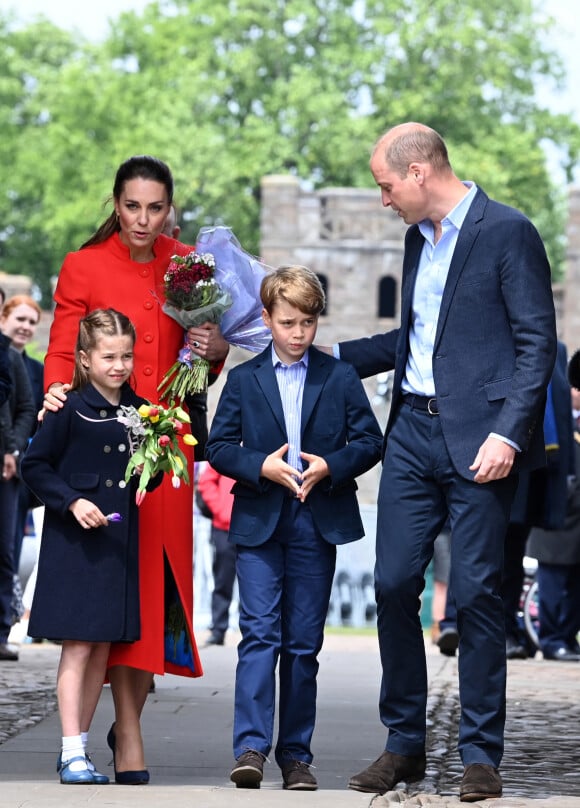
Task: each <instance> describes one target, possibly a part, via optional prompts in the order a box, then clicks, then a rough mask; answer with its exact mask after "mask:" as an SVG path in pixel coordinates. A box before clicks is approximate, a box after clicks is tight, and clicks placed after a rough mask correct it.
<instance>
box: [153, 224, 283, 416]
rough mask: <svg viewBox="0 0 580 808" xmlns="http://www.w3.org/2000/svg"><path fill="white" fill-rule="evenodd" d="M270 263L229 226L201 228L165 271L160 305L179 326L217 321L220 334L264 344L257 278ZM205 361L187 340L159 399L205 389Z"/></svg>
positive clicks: (249, 345) (256, 346) (246, 344)
mask: <svg viewBox="0 0 580 808" xmlns="http://www.w3.org/2000/svg"><path fill="white" fill-rule="evenodd" d="M267 271H268V267H266V266H265V265H264V264H262V263H261V262H260V261H258V260H257V259H256V258H253V257H252V256H251V255H249V254H248V253H246V252H245V251H244V250H243V249H242V248H241V246H240V244H239V242H238V240H237V239H236V237H235V236H234V234H233V233H232V231H231V230H230V228H229V227H212V228H202V230H201V231H200V233H199V236H198V239H197V250H196V251H195V252H191V253H189V255H187V256H185V257H182V256H175V255H174V256H173V257H172V258H171V261H170V263H169V267H168V268H167V271H166V273H165V277H164V292H165V303H164V305H163V311H164V312H165V313H166V314H168V315H169V316H170V317H173V319H174V320H176V321H177V322H178V323H180V324H181V325H182V326H183V328H185V329H187V328H191V327H193V326H199V325H201V324H202V323H204V322H212V323H219V324H220V327H221V331H222V334H223V336H224V339H226V340H227V341H228V342H229V343H230V344H232V345H236V346H237V347H239V348H245V349H246V350H249V351H254V352H258V351H261V350H263V349H264V348H265V347H266V345H267V344H268V342H269V340H270V332H269V330H268V329H267V328H266V326H265V325H264V323H263V321H262V304H261V301H260V284H261V282H262V278H263V277H264V275H265V274H266V272H267ZM208 372H209V362H208V361H207V360H206V359H202V358H201V357H198V356H196V355H195V354H193V353H192V352H191V350H190V348H189V345H188V343H187V341H186V342H185V344H184V346H183V348H182V349H181V351H180V352H179V355H178V358H177V361H176V362H175V363H174V364H173V365H172V366H171V368H170V369H169V370H168V371H167V373H166V374H165V376H164V378H163V380H162V382H161V384H160V385H159V387H158V390H159V391H160V397H161V398H162V399H170V400H173V399H175V398H181V399H182V398H183V396H184V395H186V394H187V393H199V392H204V391H205V390H207V382H208Z"/></svg>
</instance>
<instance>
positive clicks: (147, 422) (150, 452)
mask: <svg viewBox="0 0 580 808" xmlns="http://www.w3.org/2000/svg"><path fill="white" fill-rule="evenodd" d="M117 421H119V423H121V424H123V426H125V427H126V429H127V433H128V437H129V450H130V453H131V456H130V458H129V462H128V464H127V470H126V472H125V482H129V480H130V479H131V476H132V475H133V474H135V473H136V469H137V468H138V467H141V469H142V470H141V475H140V477H139V485H138V488H137V498H136V499H137V505H140V504H141V502H142V501H143V499H144V498H145V493H146V488H147V483H148V482H149V480H150V479H151V478H152V477H154V476H155V475H156V474H157V473H158V472H160V471H162V472H170V473H171V475H172V476H171V482H172V484H173V487H174V488H179V486H180V485H181V480H182V479H183V480H184V481H185V482H186V483H189V475H188V472H187V459H186V457H185V455H184V454H183V452H182V451H181V449H180V448H179V444H178V440H177V438H178V435H180V434H182V435H183V442H184V443H186V444H187V445H188V446H195V444H196V443H197V440H196V439H195V438H194V437H193V435H191V434H190V433H184V431H183V430H184V425H185V424H188V423H189V422H190V420H189V415H188V414H187V413H186V412H185V410H183V409H182V408H181V407H169V408H168V409H164V408H163V407H161V406H156V405H153V404H142V405H141V406H140V407H139V409H138V410H137V409H135V407H133V406H131V407H120V408H119V410H118V412H117Z"/></svg>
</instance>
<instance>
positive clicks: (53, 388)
mask: <svg viewBox="0 0 580 808" xmlns="http://www.w3.org/2000/svg"><path fill="white" fill-rule="evenodd" d="M69 390H70V384H61V382H55V383H54V384H51V385H50V387H49V388H48V390H47V391H46V393H45V394H44V401H43V402H42V409H41V410H40V412H39V413H38V416H37V417H38V420H39V421H42V419H43V418H44V413H45V412H58V411H59V410H61V409H62V407H63V404H64V402H65V401H66V394H67V393H68V391H69Z"/></svg>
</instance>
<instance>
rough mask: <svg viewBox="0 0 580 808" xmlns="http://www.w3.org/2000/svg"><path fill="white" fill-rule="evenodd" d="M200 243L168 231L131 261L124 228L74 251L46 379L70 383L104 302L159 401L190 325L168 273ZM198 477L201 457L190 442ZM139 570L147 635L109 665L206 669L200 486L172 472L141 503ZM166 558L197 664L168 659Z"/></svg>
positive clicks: (141, 379)
mask: <svg viewBox="0 0 580 808" xmlns="http://www.w3.org/2000/svg"><path fill="white" fill-rule="evenodd" d="M191 249H192V248H191V247H188V246H186V245H185V244H181V243H180V242H178V241H175V240H174V239H170V238H167V237H166V236H163V235H160V236H159V237H158V238H157V241H156V242H155V258H154V260H153V261H150V262H149V263H138V262H136V261H133V260H131V257H130V255H129V249H128V247H126V246H125V245H124V244H123V242H122V241H121V240H120V238H119V236H118V234H115V235H114V236H112V237H111V238H109V239H107V241H105V242H103V243H102V244H96V245H93V246H91V247H87V248H85V249H83V250H79V251H78V252H74V253H69V254H68V255H67V256H66V258H65V260H64V263H63V265H62V269H61V271H60V275H59V278H58V284H57V287H56V291H55V295H54V298H55V301H56V309H55V312H54V321H53V323H52V327H51V330H50V341H49V346H48V353H47V355H46V361H45V366H44V382H45V386H46V387H48V386H49V385H50V384H52V383H53V382H70V380H71V378H72V371H73V363H74V359H73V356H74V346H75V342H76V338H77V332H78V324H79V319H80V318H81V317H84V316H85V315H86V314H87V313H88V312H89V311H92V310H93V309H97V308H114V309H117V310H118V311H121V312H123V313H124V314H126V315H127V316H128V317H129V318H130V319H131V321H132V322H133V324H134V326H135V330H136V332H137V341H136V343H135V373H134V378H133V380H132V381H133V382H134V385H133V386H134V388H135V390H136V392H137V394H138V395H140V396H143V398H146V399H148V400H149V401H152V402H156V401H158V400H159V398H158V393H157V385H158V384H159V383H160V382H161V379H162V378H163V375H164V373H165V372H166V371H167V370H168V369H169V368H170V367H171V365H172V364H173V362H174V361H175V359H176V357H177V353H178V351H179V349H180V348H181V346H182V344H183V329H182V328H181V326H180V325H178V324H177V323H176V322H175V321H174V320H172V319H171V318H170V317H168V316H167V315H166V314H164V313H163V311H162V309H161V303H162V301H163V292H162V285H163V275H164V273H165V270H166V268H167V265H168V263H169V259H170V257H171V256H172V255H174V254H176V253H177V254H180V255H186V254H187V253H188V252H189V251H190V250H191ZM182 448H184V450H185V451H186V454H187V456H188V466H189V471H190V474H191V477H192V478H193V457H192V452H191V451H190V450H189V449H188V447H182ZM139 515H140V526H139V542H140V545H139V553H140V556H139V574H140V593H141V639H140V640H138V641H137V642H135V643H132V644H124V645H122V644H119V645H114V646H113V647H112V649H111V655H110V659H109V664H110V665H111V666H113V665H128V666H130V667H133V668H139V669H141V670H147V671H152V672H153V673H163V672H164V671H166V672H168V673H177V674H180V675H183V676H201V675H202V668H201V663H200V660H199V655H198V652H197V647H196V643H195V638H194V635H193V497H192V488H191V487H190V486H185V485H182V486H181V488H180V489H178V490H175V489H174V488H173V487H172V485H171V482H170V481H169V480H168V479H167V480H165V481H164V482H163V485H162V486H161V487H160V488H158V489H157V491H155V492H153V493H151V494H149V495H148V496H147V497H146V498H145V501H144V503H143V505H142V506H141V508H140V512H139ZM164 557H166V558H167V560H168V562H169V566H170V568H171V571H172V573H173V577H174V579H175V582H176V584H177V590H178V592H179V597H180V601H181V604H182V606H183V611H184V613H185V619H186V624H187V629H188V634H189V638H190V640H191V652H192V662H193V665H192V666H191V668H192V669H190V668H189V667H186V666H182V665H176V664H174V663H173V662H168V661H166V660H165V654H164V623H165V621H164V595H165V577H164Z"/></svg>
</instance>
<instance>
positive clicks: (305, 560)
mask: <svg viewBox="0 0 580 808" xmlns="http://www.w3.org/2000/svg"><path fill="white" fill-rule="evenodd" d="M261 298H262V303H263V304H264V311H263V317H264V322H265V323H266V325H267V326H268V328H270V329H271V331H272V344H271V346H268V347H267V348H266V350H265V351H263V352H262V353H261V354H260V355H259V356H257V357H255V358H254V359H251V360H250V361H248V362H245V363H244V364H242V365H239V366H237V367H235V368H233V370H231V371H230V372H229V374H228V379H227V382H226V385H225V387H224V389H223V392H222V395H221V397H220V400H219V403H218V406H217V410H216V414H215V417H214V419H213V423H212V427H211V431H210V435H209V441H208V444H207V456H208V459H209V462H210V463H211V465H212V466H213V468H214V469H216V470H217V471H218V472H220V473H221V474H224V475H227V476H228V477H232V478H233V479H235V480H236V484H235V486H234V488H233V493H234V504H233V509H232V516H231V523H230V533H229V539H230V541H231V542H233V543H234V544H235V545H236V554H237V575H238V588H239V596H240V630H241V632H242V640H241V642H240V644H239V646H238V666H237V669H236V691H235V710H234V756H235V758H236V764H235V766H234V768H233V769H232V773H231V779H232V780H233V782H234V783H235V784H236V786H237V787H238V788H256V787H258V786H259V785H260V782H261V780H262V776H263V766H264V761H265V760H266V759H267V756H268V754H269V752H270V749H271V747H272V735H273V731H274V705H275V697H276V684H275V673H276V665H277V663H278V661H279V679H280V688H279V694H280V695H279V715H278V739H277V743H276V747H275V757H276V762H277V763H278V765H279V766H280V769H281V770H282V778H283V781H284V788H287V789H291V790H302V791H306V790H314V789H316V788H317V782H316V779H315V777H314V775H313V774H312V772H311V771H310V768H309V767H310V763H311V762H312V752H311V748H310V741H311V738H312V733H313V730H314V721H315V715H316V675H317V672H318V660H317V657H318V653H319V651H320V648H321V647H322V640H323V632H324V623H325V620H326V615H327V613H328V603H329V600H330V592H331V588H332V580H333V575H334V568H335V561H336V545H338V544H345V543H347V542H351V541H355V540H356V539H360V538H361V537H362V536H363V534H364V531H363V525H362V521H361V517H360V513H359V508H358V503H357V497H356V487H357V486H356V482H355V477H357V476H358V475H359V474H362V473H363V472H365V471H367V470H368V469H370V468H372V466H374V465H375V464H376V463H377V462H378V460H379V458H380V453H381V442H382V436H381V429H380V427H379V425H378V423H377V420H376V418H375V416H374V415H373V412H372V410H371V406H370V404H369V401H368V398H367V396H366V393H365V391H364V388H363V386H362V383H361V381H360V379H359V378H358V376H357V374H356V372H355V370H354V369H353V368H352V367H351V366H350V365H348V364H346V363H345V362H337V361H336V360H335V359H333V358H332V357H330V356H327V355H326V354H325V353H322V352H321V351H318V350H317V349H316V348H314V347H312V342H313V340H314V336H315V334H316V328H317V324H318V317H319V314H320V312H321V311H322V309H323V308H324V292H323V290H322V286H321V285H320V281H319V280H318V278H317V277H316V275H315V274H314V273H313V272H311V271H310V270H308V269H306V268H305V267H281V268H280V269H278V270H276V271H275V272H273V273H270V274H269V275H267V276H266V277H265V278H264V280H263V281H262V286H261Z"/></svg>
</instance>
